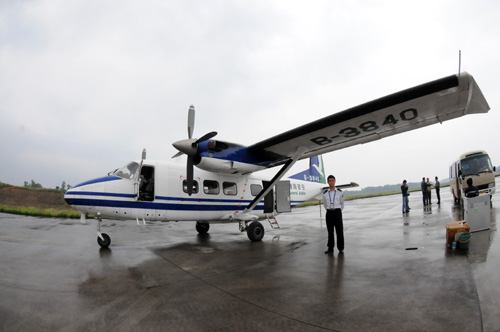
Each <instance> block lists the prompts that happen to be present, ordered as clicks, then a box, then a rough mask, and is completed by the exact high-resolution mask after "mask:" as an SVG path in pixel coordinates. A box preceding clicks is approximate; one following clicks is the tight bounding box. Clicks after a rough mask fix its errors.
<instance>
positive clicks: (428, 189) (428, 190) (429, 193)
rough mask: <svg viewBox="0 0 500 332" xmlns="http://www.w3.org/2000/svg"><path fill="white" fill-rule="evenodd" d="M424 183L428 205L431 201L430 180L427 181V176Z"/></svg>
mask: <svg viewBox="0 0 500 332" xmlns="http://www.w3.org/2000/svg"><path fill="white" fill-rule="evenodd" d="M426 185H427V204H428V205H429V204H432V203H431V193H432V183H431V181H429V178H427V182H426Z"/></svg>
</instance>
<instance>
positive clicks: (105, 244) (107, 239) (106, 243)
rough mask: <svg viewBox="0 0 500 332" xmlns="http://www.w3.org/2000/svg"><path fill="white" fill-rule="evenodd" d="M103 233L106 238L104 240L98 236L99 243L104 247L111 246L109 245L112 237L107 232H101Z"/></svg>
mask: <svg viewBox="0 0 500 332" xmlns="http://www.w3.org/2000/svg"><path fill="white" fill-rule="evenodd" d="M101 235H102V238H103V239H104V241H103V240H102V239H101V238H100V237H99V236H98V237H97V243H99V245H100V246H101V247H103V248H107V247H109V245H110V244H111V238H110V237H109V235H108V234H106V233H101Z"/></svg>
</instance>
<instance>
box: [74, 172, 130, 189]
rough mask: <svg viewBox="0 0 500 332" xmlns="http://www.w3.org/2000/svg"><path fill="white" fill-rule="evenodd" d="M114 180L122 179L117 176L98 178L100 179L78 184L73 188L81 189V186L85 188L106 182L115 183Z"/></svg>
mask: <svg viewBox="0 0 500 332" xmlns="http://www.w3.org/2000/svg"><path fill="white" fill-rule="evenodd" d="M115 180H122V178H120V177H118V176H114V175H108V176H103V177H100V178H97V179H93V180H89V181H85V182H82V183H80V184H77V185H76V186H74V187H73V188H77V187H81V186H86V185H88V184H94V183H101V182H108V181H115Z"/></svg>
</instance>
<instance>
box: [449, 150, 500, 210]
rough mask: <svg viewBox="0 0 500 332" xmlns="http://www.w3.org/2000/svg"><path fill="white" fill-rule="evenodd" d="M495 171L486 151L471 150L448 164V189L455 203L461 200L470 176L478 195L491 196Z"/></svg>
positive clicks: (493, 190)
mask: <svg viewBox="0 0 500 332" xmlns="http://www.w3.org/2000/svg"><path fill="white" fill-rule="evenodd" d="M495 171H496V168H495V167H493V166H492V165H491V160H490V157H489V156H488V153H486V151H481V150H478V151H471V152H468V153H464V154H463V155H461V156H460V158H459V159H458V160H457V161H455V162H454V163H453V164H451V166H450V190H451V193H452V195H453V198H454V200H455V203H459V202H461V201H462V199H463V195H464V190H465V189H467V187H468V185H467V179H469V178H472V185H474V186H476V187H477V188H478V189H479V194H480V195H490V198H491V196H492V195H493V194H494V193H495Z"/></svg>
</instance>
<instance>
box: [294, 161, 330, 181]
mask: <svg viewBox="0 0 500 332" xmlns="http://www.w3.org/2000/svg"><path fill="white" fill-rule="evenodd" d="M289 178H290V179H295V180H302V181H309V182H316V183H323V184H326V177H325V170H324V167H323V157H322V156H321V155H319V156H314V157H311V158H310V159H309V169H306V170H305V171H302V172H300V173H297V174H295V175H292V176H290V177H289Z"/></svg>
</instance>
